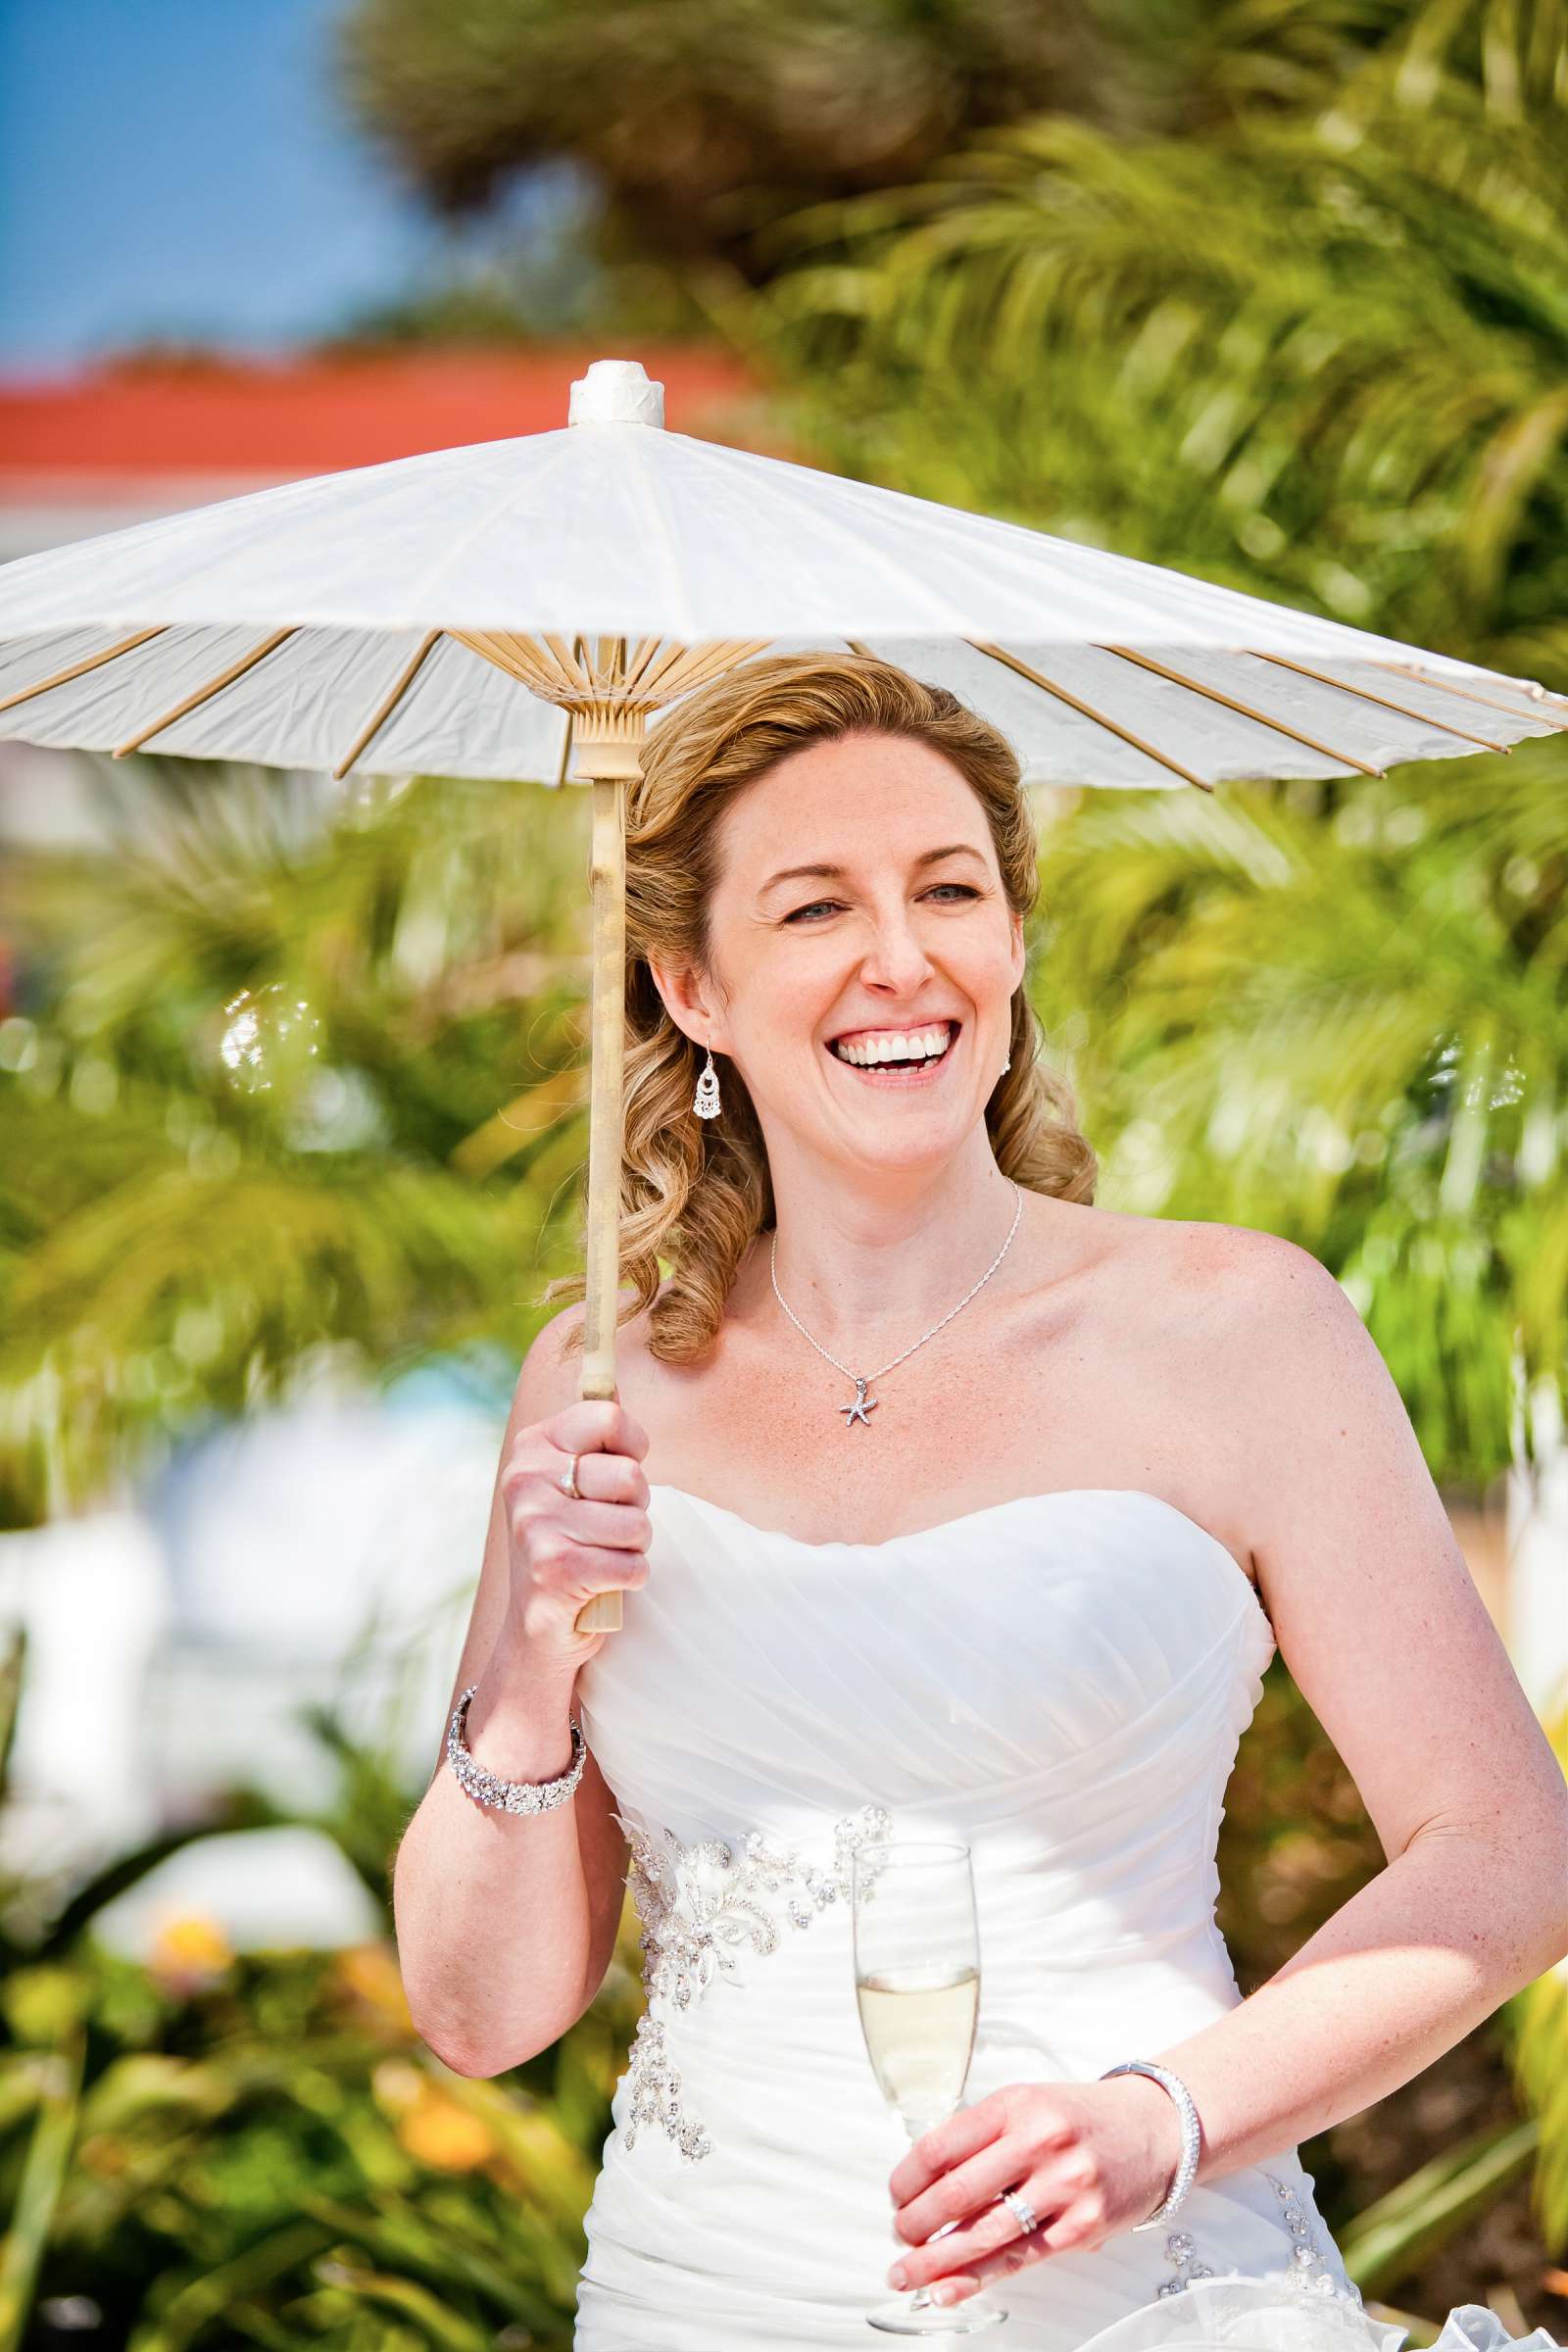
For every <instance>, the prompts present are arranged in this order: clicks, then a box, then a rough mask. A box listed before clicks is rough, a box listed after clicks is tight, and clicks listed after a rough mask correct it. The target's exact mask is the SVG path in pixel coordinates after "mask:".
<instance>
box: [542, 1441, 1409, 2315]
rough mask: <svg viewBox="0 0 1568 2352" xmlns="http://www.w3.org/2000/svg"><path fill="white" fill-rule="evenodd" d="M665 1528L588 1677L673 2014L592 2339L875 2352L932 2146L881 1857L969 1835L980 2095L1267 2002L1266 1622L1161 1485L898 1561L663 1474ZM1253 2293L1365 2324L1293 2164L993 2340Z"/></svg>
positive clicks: (654, 1497) (641, 2035) (598, 2291)
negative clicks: (1260, 1820) (1246, 1992)
mask: <svg viewBox="0 0 1568 2352" xmlns="http://www.w3.org/2000/svg"><path fill="white" fill-rule="evenodd" d="M650 1515H651V1518H652V1521H653V1538H652V1542H651V1544H650V1546H649V1552H648V1562H649V1578H648V1582H647V1584H646V1585H645V1586H643V1587H642V1588H641V1589H640V1590H638V1591H636V1592H633V1593H628V1595H627V1597H626V1606H625V1612H624V1623H623V1626H622V1628H621V1630H620V1631H619V1632H618V1633H614V1634H612V1635H611V1636H609V1638H608V1639H607V1640H606V1641H605V1642H604V1643H603V1645H602V1646H601V1648H600V1649H599V1651H598V1652H597V1653H596V1655H595V1656H594V1657H593V1658H592V1659H591V1660H590V1661H589V1663H588V1665H587V1666H586V1667H585V1668H584V1670H583V1672H582V1674H581V1676H580V1677H579V1680H578V1686H577V1698H578V1705H579V1713H580V1719H581V1723H582V1728H583V1733H584V1736H585V1738H586V1740H587V1742H588V1745H589V1746H590V1747H591V1748H592V1750H593V1752H594V1756H595V1758H596V1760H597V1762H598V1764H599V1766H600V1768H601V1770H602V1771H603V1773H604V1775H605V1778H606V1780H607V1781H608V1783H609V1785H610V1787H611V1788H612V1789H613V1791H614V1792H615V1797H616V1803H617V1808H618V1815H619V1818H620V1820H621V1823H622V1826H623V1828H624V1829H625V1831H626V1833H627V1836H628V1838H629V1841H630V1847H631V1854H632V1864H631V1871H630V1884H631V1887H632V1891H633V1894H634V1896H635V1898H636V1902H637V1908H638V1911H639V1914H640V1916H641V1919H642V1922H643V1947H644V1954H645V1971H646V1978H647V1985H648V1993H649V1999H648V2007H647V2013H646V2015H645V2016H644V2018H643V2019H642V2021H641V2023H640V2025H639V2029H638V2034H637V2039H636V2042H635V2044H634V2046H633V2049H632V2052H631V2055H630V2059H629V2062H628V2065H627V2068H626V2072H625V2074H624V2075H623V2076H622V2078H621V2081H620V2082H619V2083H618V2084H617V2086H616V2090H615V2094H614V2100H613V2110H612V2112H613V2130H612V2131H611V2133H610V2135H609V2138H608V2140H607V2142H606V2146H605V2151H604V2161H603V2168H602V2171H601V2174H600V2178H599V2181H598V2184H597V2186H596V2190H595V2194H594V2200H593V2204H592V2206H591V2207H590V2210H589V2214H588V2220H587V2228H588V2236H589V2252H588V2258H587V2261H586V2263H585V2265H584V2269H583V2274H582V2278H581V2280H580V2283H579V2295H578V2313H577V2332H576V2336H575V2344H576V2347H577V2352H633V2348H635V2352H662V2347H666V2346H667V2347H671V2348H673V2347H677V2346H678V2347H680V2352H709V2348H710V2347H711V2348H712V2352H719V2347H721V2346H722V2347H724V2352H730V2348H731V2347H734V2346H736V2345H739V2344H742V2343H745V2344H747V2345H749V2346H750V2345H758V2344H761V2345H769V2346H772V2345H777V2346H784V2345H791V2346H804V2345H808V2344H823V2345H828V2344H832V2345H839V2344H842V2345H846V2346H848V2345H852V2344H854V2345H862V2344H864V2343H865V2342H867V2341H869V2340H872V2331H871V2330H870V2329H868V2328H867V2327H866V2326H865V2323H864V2319H863V2317H862V2314H863V2312H864V2310H865V2308H866V2307H867V2305H869V2304H870V2303H872V2302H875V2301H877V2300H879V2299H881V2298H883V2297H885V2295H886V2293H887V2288H886V2284H885V2274H886V2271H887V2268H888V2265H889V2263H890V2262H891V2260H892V2259H893V2257H894V2254H895V2253H896V2252H897V2251H898V2241H897V2240H896V2238H895V2237H894V2234H893V2229H892V2207H891V2202H890V2198H889V2193H888V2186H887V2182H888V2176H889V2175H890V2173H891V2172H892V2170H893V2168H894V2166H895V2165H896V2164H897V2163H898V2162H899V2160H900V2158H901V2156H902V2155H903V2154H904V2153H905V2152H906V2151H907V2146H908V2141H907V2136H906V2134H905V2132H904V2130H903V2127H902V2125H901V2124H900V2123H899V2121H898V2120H897V2118H896V2117H895V2116H894V2115H893V2114H892V2113H891V2112H890V2111H889V2109H888V2108H887V2107H886V2105H885V2104H884V2102H883V2100H882V2097H881V2095H880V2093H879V2091H878V2090H877V2087H876V2084H875V2082H874V2079H873V2076H872V2073H871V2069H870V2064H869V2061H868V2059H867V2057H866V2053H865V2047H864V2043H863V2041H862V2039H861V2035H860V2028H859V2023H858V2012H857V2007H856V1997H855V1983H854V1966H853V1949H852V1942H851V1935H850V1916H849V1899H848V1898H849V1871H850V1856H851V1854H852V1852H853V1850H854V1848H855V1847H856V1845H857V1844H858V1843H859V1842H860V1841H861V1840H863V1839H864V1838H869V1837H895V1838H898V1837H943V1838H947V1837H957V1838H962V1839H963V1840H964V1841H965V1842H966V1843H967V1844H968V1846H969V1848H970V1852H971V1856H972V1861H973V1871H974V1883H975V1896H976V1908H977V1913H978V1918H979V1929H980V1953H981V2001H980V2015H979V2023H978V2028H977V2033H976V2038H975V2045H974V2054H973V2058H972V2061H971V2065H970V2070H969V2076H968V2081H967V2084H966V2087H965V2093H964V2096H965V2100H966V2102H968V2103H973V2102H974V2101H976V2100H978V2099H980V2098H983V2097H984V2096H986V2095H987V2093H989V2092H990V2091H992V2090H995V2089H998V2088H1000V2087H1001V2086H1002V2085H1004V2084H1005V2083H1008V2082H1050V2081H1089V2080H1093V2079H1096V2078H1098V2077H1099V2076H1100V2075H1101V2074H1103V2071H1104V2070H1105V2068H1107V2067H1109V2066H1111V2065H1114V2064H1115V2063H1117V2062H1118V2061H1119V2060H1121V2059H1123V2058H1130V2057H1157V2056H1158V2055H1159V2053H1160V2051H1161V2050H1162V2049H1165V2048H1167V2047H1169V2046H1171V2045H1172V2044H1174V2043H1176V2042H1178V2041H1180V2040H1182V2039H1183V2038H1185V2037H1186V2036H1187V2035H1189V2034H1193V2033H1194V2032H1196V2031H1197V2030H1199V2029H1200V2028H1201V2027H1202V2026H1204V2025H1206V2024H1207V2023H1209V2022H1210V2021H1211V2020H1212V2019H1214V2018H1216V2017H1218V2016H1220V2015H1221V2014H1223V2013H1224V2012H1225V2011H1226V2010H1228V2009H1229V2008H1231V2007H1233V2006H1234V2005H1235V2004H1236V2003H1237V2001H1238V2000H1239V1999H1240V1998H1241V1994H1240V1990H1239V1987H1238V1985H1237V1981H1236V1977H1235V1973H1234V1970H1233V1968H1232V1966H1231V1961H1230V1957H1229V1954H1228V1952H1227V1950H1226V1947H1225V1943H1224V1940H1223V1938H1222V1936H1220V1933H1219V1930H1218V1928H1217V1926H1216V1924H1215V1919H1214V1903H1215V1898H1216V1895H1217V1893H1218V1875H1217V1871H1216V1868H1215V1846H1216V1839H1217V1834H1218V1827H1219V1822H1220V1817H1221V1813H1222V1811H1223V1804H1224V1792H1225V1786H1226V1783H1227V1781H1228V1779H1229V1776H1230V1772H1231V1769H1232V1766H1233V1764H1234V1761H1235V1756H1236V1750H1237V1745H1238V1742H1239V1740H1240V1738H1241V1735H1242V1732H1243V1731H1244V1730H1245V1728H1246V1726H1247V1724H1248V1723H1249V1722H1250V1718H1251V1715H1252V1712H1253V1709H1254V1708H1255V1706H1256V1704H1257V1700H1258V1697H1259V1695H1260V1692H1261V1690H1262V1678H1263V1672H1264V1669H1265V1667H1266V1666H1267V1665H1268V1662H1269V1660H1270V1658H1271V1656H1272V1655H1273V1652H1274V1646H1275V1644H1274V1635H1273V1630H1272V1628H1271V1626H1270V1623H1269V1620H1268V1617H1267V1615H1266V1614H1265V1612H1264V1609H1263V1606H1262V1603H1261V1601H1260V1600H1259V1598H1258V1595H1257V1593H1256V1592H1255V1590H1254V1589H1253V1587H1252V1585H1251V1583H1250V1580H1249V1579H1248V1577H1247V1576H1246V1575H1245V1574H1244V1573H1243V1571H1242V1569H1241V1568H1240V1566H1239V1565H1238V1563H1237V1561H1236V1560H1235V1559H1234V1557H1233V1556H1232V1555H1231V1553H1230V1552H1229V1551H1228V1550H1227V1549H1226V1547H1225V1546H1224V1544H1221V1543H1220V1542H1219V1540H1218V1539H1217V1537H1215V1536H1213V1535H1211V1534H1210V1533H1208V1532H1207V1531H1206V1530H1205V1529H1204V1528H1202V1527H1201V1526H1200V1525H1198V1523H1197V1522H1196V1521H1194V1520H1192V1519H1190V1518H1188V1517H1187V1516H1186V1515H1185V1514H1184V1513H1183V1512H1181V1511H1180V1510H1178V1509H1177V1508H1176V1507H1175V1506H1174V1505H1173V1504H1171V1503H1168V1502H1166V1501H1164V1500H1162V1499H1161V1498H1160V1497H1158V1496H1156V1495H1152V1494H1147V1493H1144V1492H1143V1491H1141V1490H1136V1489H1123V1488H1095V1489H1085V1490H1080V1491H1072V1492H1056V1493H1050V1494H1040V1495H1021V1496H1018V1497H1016V1498H1014V1499H1012V1500H1009V1501H1005V1502H1000V1503H996V1504H993V1505H991V1506H990V1507H988V1508H984V1509H981V1510H976V1511H971V1512H968V1513H966V1514H964V1515H963V1516H962V1517H960V1518H956V1519H950V1520H948V1521H945V1522H944V1523H942V1524H941V1525H939V1526H935V1527H931V1528H927V1529H924V1530H922V1531H920V1532H917V1533H912V1534H906V1535H900V1536H896V1537H893V1538H891V1539H889V1540H887V1541H885V1542H882V1543H873V1544H852V1543H823V1544H810V1543H806V1542H804V1541H802V1540H801V1539H799V1538H797V1537H793V1536H789V1535H786V1534H783V1533H780V1532H776V1531H770V1530H766V1529H762V1528H759V1527H756V1526H754V1525H752V1524H751V1523H750V1522H749V1521H747V1520H745V1519H743V1518H741V1517H740V1516H738V1515H737V1514H736V1513H735V1512H733V1511H731V1510H728V1509H726V1508H725V1507H723V1506H722V1505H720V1504H718V1503H715V1502H711V1501H710V1500H707V1499H706V1498H704V1497H701V1496H698V1495H691V1494H688V1493H686V1492H685V1491H684V1490H682V1489H679V1488H676V1487H670V1486H660V1485H657V1484H656V1485H654V1486H653V1487H652V1491H651V1502H650ZM1298 2249H1300V2251H1298ZM1233 2273H1238V2274H1241V2275H1242V2276H1243V2278H1257V2279H1265V2278H1266V2279H1272V2280H1274V2281H1276V2284H1275V2286H1274V2287H1273V2288H1271V2289H1270V2290H1269V2291H1270V2292H1272V2293H1273V2294H1274V2296H1275V2299H1276V2301H1277V2300H1278V2299H1279V2296H1280V2295H1281V2294H1282V2293H1283V2292H1284V2289H1283V2288H1282V2287H1280V2286H1279V2285H1278V2283H1277V2282H1278V2281H1279V2280H1280V2279H1281V2278H1285V2279H1286V2281H1287V2283H1288V2284H1289V2286H1290V2287H1291V2288H1292V2289H1293V2290H1299V2293H1302V2294H1308V2295H1313V2296H1321V2297H1322V2298H1325V2299H1326V2301H1327V2303H1328V2306H1329V2307H1330V2308H1332V2309H1333V2311H1334V2312H1335V2313H1336V2314H1337V2315H1338V2314H1342V2313H1343V2314H1344V2315H1345V2316H1346V2317H1347V2318H1348V2319H1351V2320H1353V2321H1354V2322H1355V2323H1356V2325H1357V2327H1358V2328H1359V2329H1360V2330H1361V2331H1365V2330H1368V2329H1371V2330H1372V2331H1373V2333H1374V2334H1375V2333H1376V2329H1375V2327H1374V2324H1373V2323H1372V2322H1370V2321H1369V2320H1368V2319H1366V2317H1365V2316H1364V2314H1362V2313H1361V2312H1360V2310H1359V2305H1358V2299H1357V2298H1356V2297H1355V2294H1354V2289H1353V2288H1352V2287H1350V2286H1349V2285H1348V2280H1347V2278H1346V2274H1345V2269H1344V2265H1343V2262H1342V2261H1341V2258H1340V2255H1339V2252H1338V2249H1337V2248H1336V2247H1335V2246H1334V2244H1333V2242H1332V2240H1331V2239H1330V2237H1329V2236H1328V2233H1327V2231H1326V2230H1325V2229H1324V2228H1323V2225H1322V2221H1321V2218H1320V2216H1319V2215H1318V2213H1317V2211H1316V2207H1315V2205H1314V2202H1313V2199H1312V2188H1311V2180H1310V2178H1309V2176H1308V2175H1307V2174H1306V2173H1305V2172H1304V2171H1303V2170H1302V2168H1301V2166H1300V2164H1299V2159H1298V2157H1297V2153H1296V2151H1295V2149H1294V2148H1282V2149H1281V2150H1280V2151H1279V2152H1278V2154H1277V2156H1276V2157H1274V2158H1271V2159H1270V2160H1269V2161H1268V2162H1267V2163H1266V2164H1265V2165H1259V2166H1251V2167H1247V2168H1244V2169H1241V2170H1238V2171H1236V2172H1233V2173H1232V2174H1230V2175H1228V2176H1226V2177H1224V2178H1221V2179H1218V2180H1213V2181H1208V2182H1204V2183H1203V2184H1202V2185H1201V2186H1199V2187H1197V2188H1195V2189H1194V2190H1193V2191H1192V2192H1191V2193H1190V2195H1189V2197H1188V2199H1187V2201H1186V2204H1185V2205H1184V2206H1183V2208H1182V2211H1181V2213H1180V2214H1179V2215H1178V2216H1177V2217H1175V2219H1174V2221H1173V2224H1172V2226H1171V2229H1170V2230H1169V2231H1168V2232H1167V2231H1163V2230H1148V2231H1138V2232H1133V2231H1131V2230H1129V2231H1127V2232H1124V2233H1122V2234H1121V2235H1119V2236H1117V2237H1115V2238H1112V2239H1110V2240H1108V2241H1107V2242H1106V2243H1105V2244H1104V2245H1103V2246H1101V2247H1099V2248H1097V2249H1095V2250H1094V2251H1093V2252H1092V2253H1082V2252H1067V2253H1061V2254H1057V2255H1054V2256H1051V2257H1049V2258H1048V2259H1046V2260H1045V2261H1043V2262H1039V2263H1036V2264H1034V2265H1032V2266H1031V2267H1030V2268H1028V2269H1026V2270H1025V2271H1023V2272H1021V2273H1019V2274H1018V2275H1017V2276H1016V2277H1014V2278H1009V2279H1007V2280H1006V2281H1005V2289H1003V2288H999V2289H998V2290H997V2295H998V2300H1000V2301H1003V2302H1005V2304H1006V2305H1007V2306H1008V2308H1009V2310H1010V2312H1011V2314H1012V2317H1011V2319H1010V2320H1009V2321H1008V2323H1007V2326H1006V2327H1005V2328H1002V2329H999V2330H998V2331H997V2332H998V2335H999V2337H1000V2338H1005V2341H1006V2342H1007V2343H1008V2344H1009V2345H1013V2346H1016V2347H1017V2348H1018V2352H1068V2347H1072V2348H1073V2352H1077V2348H1078V2347H1080V2346H1082V2345H1083V2344H1084V2343H1085V2342H1086V2340H1087V2339H1088V2338H1090V2337H1091V2336H1092V2335H1094V2334H1095V2333H1096V2332H1097V2331H1098V2330H1100V2329H1102V2328H1104V2327H1109V2326H1111V2325H1113V2324H1115V2323H1117V2322H1120V2321H1122V2320H1124V2319H1126V2318H1127V2317H1128V2315H1130V2314H1133V2313H1135V2312H1137V2311H1139V2310H1141V2309H1142V2308H1143V2307H1145V2306H1147V2305H1148V2304H1150V2303H1151V2302H1152V2301H1156V2300H1161V2299H1163V2308H1164V2311H1165V2313H1166V2314H1171V2313H1173V2312H1175V2311H1176V2309H1177V2308H1178V2305H1177V2300H1176V2299H1177V2298H1180V2297H1182V2296H1184V2295H1189V2294H1193V2293H1197V2292H1198V2291H1199V2290H1200V2288H1202V2289H1203V2290H1204V2291H1207V2282H1208V2281H1209V2280H1210V2279H1212V2278H1220V2277H1229V2276H1230V2275H1231V2274H1233ZM1181 2308H1183V2309H1184V2310H1185V2309H1188V2308H1191V2307H1190V2306H1188V2305H1183V2306H1181ZM1392 2333H1393V2336H1394V2339H1395V2340H1396V2341H1397V2340H1398V2338H1399V2336H1400V2335H1401V2333H1402V2331H1400V2330H1394V2331H1392ZM1361 2340H1362V2342H1364V2341H1365V2335H1364V2332H1363V2334H1362V2337H1361Z"/></svg>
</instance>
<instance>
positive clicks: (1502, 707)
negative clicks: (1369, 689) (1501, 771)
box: [1388, 662, 1568, 751]
mask: <svg viewBox="0 0 1568 2352" xmlns="http://www.w3.org/2000/svg"><path fill="white" fill-rule="evenodd" d="M1388 666H1389V668H1390V669H1397V670H1398V671H1399V673H1400V675H1401V676H1403V677H1406V678H1414V679H1415V681H1416V683H1417V684H1418V685H1420V686H1436V687H1437V688H1438V690H1439V691H1440V693H1443V694H1456V695H1458V696H1459V697H1460V698H1461V700H1462V701H1464V702H1467V703H1485V704H1486V706H1487V708H1488V710H1489V711H1506V712H1507V714H1508V716H1509V717H1510V718H1518V717H1519V716H1520V715H1521V713H1520V711H1519V707H1518V705H1517V704H1516V703H1499V702H1498V700H1497V698H1496V696H1495V694H1477V692H1476V690H1475V688H1474V687H1473V686H1453V685H1450V684H1449V682H1448V680H1447V679H1446V678H1429V677H1428V676H1427V674H1426V672H1425V670H1422V669H1412V668H1411V667H1410V664H1409V663H1408V662H1390V663H1389V664H1388ZM1539 716H1540V718H1541V722H1542V724H1543V726H1546V727H1555V728H1556V730H1557V732H1558V734H1559V735H1568V718H1553V717H1552V715H1551V713H1550V711H1541V712H1540V713H1539ZM1502 748H1503V747H1502V746H1501V745H1500V744H1495V745H1494V746H1493V749H1494V750H1495V751H1500V750H1501V749H1502Z"/></svg>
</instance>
